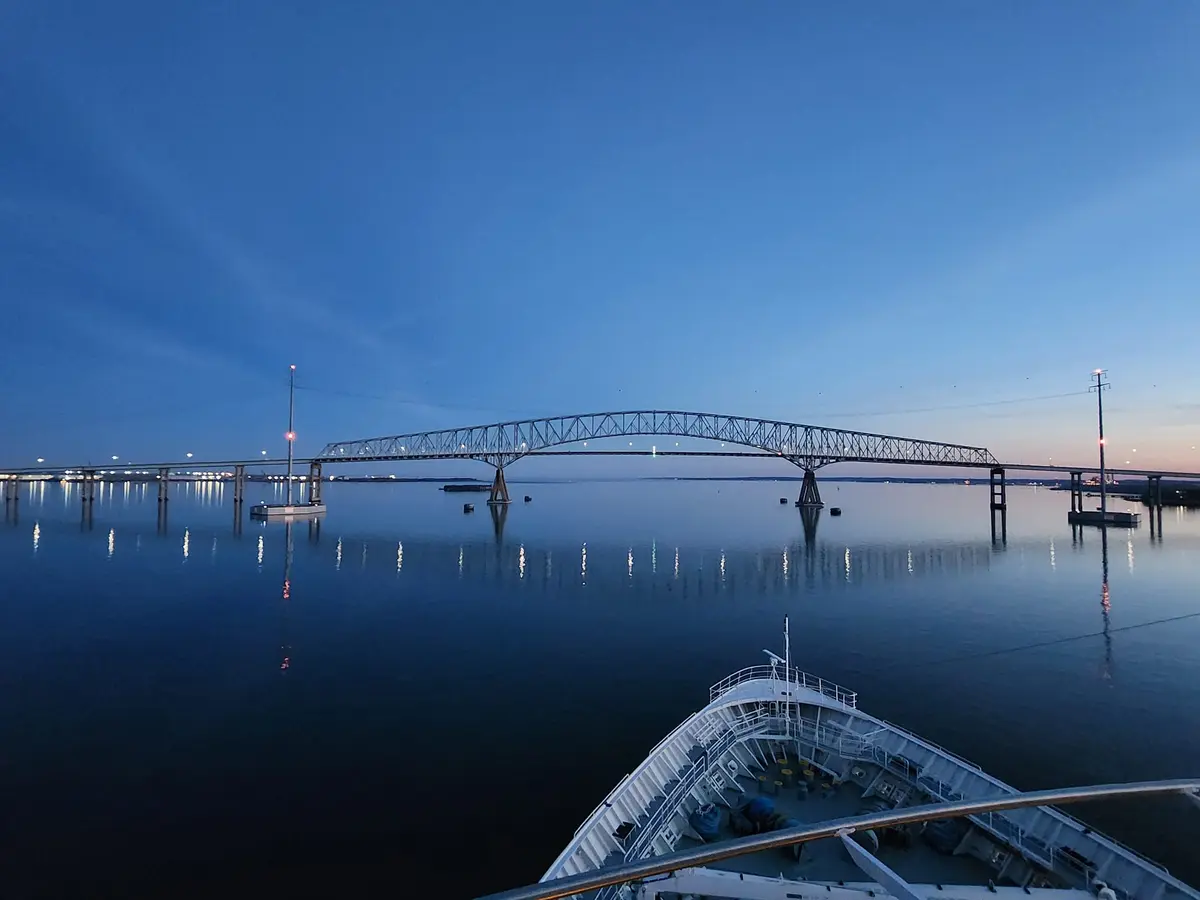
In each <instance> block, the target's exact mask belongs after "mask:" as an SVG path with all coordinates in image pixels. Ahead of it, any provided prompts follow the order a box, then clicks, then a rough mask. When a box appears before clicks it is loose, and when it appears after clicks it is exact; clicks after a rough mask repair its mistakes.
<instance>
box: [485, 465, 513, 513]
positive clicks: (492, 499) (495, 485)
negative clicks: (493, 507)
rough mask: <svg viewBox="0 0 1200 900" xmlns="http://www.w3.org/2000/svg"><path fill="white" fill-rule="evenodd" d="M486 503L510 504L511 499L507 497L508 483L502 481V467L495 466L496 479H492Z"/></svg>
mask: <svg viewBox="0 0 1200 900" xmlns="http://www.w3.org/2000/svg"><path fill="white" fill-rule="evenodd" d="M488 503H493V504H494V503H512V498H511V497H509V496H508V482H506V481H505V480H504V466H496V477H495V478H493V479H492V490H491V493H490V494H488Z"/></svg>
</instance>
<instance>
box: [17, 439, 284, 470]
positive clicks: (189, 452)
mask: <svg viewBox="0 0 1200 900" xmlns="http://www.w3.org/2000/svg"><path fill="white" fill-rule="evenodd" d="M295 437H296V435H295V434H293V433H292V432H290V431H289V432H288V433H287V439H288V440H289V441H290V440H294V439H295ZM259 452H260V453H261V454H262V455H263V456H266V455H267V451H266V450H261V451H259ZM184 455H185V456H186V457H187V458H188V459H191V458H192V457H193V456H194V455H195V454H193V453H192V452H191V451H188V452H187V453H186V454H184ZM120 458H121V457H119V456H117V455H115V454H114V455H113V458H112V461H113V462H116V461H117V460H119V459H120ZM37 461H38V462H39V463H44V462H45V461H46V458H45V457H44V456H39V457H38V458H37ZM125 465H130V462H129V460H125Z"/></svg>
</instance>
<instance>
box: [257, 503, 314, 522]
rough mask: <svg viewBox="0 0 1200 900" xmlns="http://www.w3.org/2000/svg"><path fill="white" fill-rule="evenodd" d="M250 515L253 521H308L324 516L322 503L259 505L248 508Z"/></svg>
mask: <svg viewBox="0 0 1200 900" xmlns="http://www.w3.org/2000/svg"><path fill="white" fill-rule="evenodd" d="M250 515H251V517H253V518H255V519H283V518H289V517H290V518H295V519H308V518H312V517H313V516H323V515H325V504H324V503H291V504H287V503H260V504H258V506H252V507H250Z"/></svg>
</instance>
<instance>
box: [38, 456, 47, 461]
mask: <svg viewBox="0 0 1200 900" xmlns="http://www.w3.org/2000/svg"><path fill="white" fill-rule="evenodd" d="M45 461H46V460H44V459H43V458H42V457H40V456H39V457H38V462H40V463H44V462H45Z"/></svg>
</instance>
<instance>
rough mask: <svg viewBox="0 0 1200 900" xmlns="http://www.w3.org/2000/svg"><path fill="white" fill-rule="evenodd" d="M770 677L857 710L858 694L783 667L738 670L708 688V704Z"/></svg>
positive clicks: (763, 666) (799, 670) (758, 666)
mask: <svg viewBox="0 0 1200 900" xmlns="http://www.w3.org/2000/svg"><path fill="white" fill-rule="evenodd" d="M772 677H774V679H775V680H776V681H779V682H784V683H791V684H794V685H796V686H797V687H802V688H808V689H809V690H810V691H816V692H817V693H819V694H824V695H825V696H826V697H829V698H830V699H832V700H836V701H837V702H838V703H840V704H842V705H843V706H848V707H850V708H851V709H857V708H858V694H856V693H855V692H854V691H850V690H847V689H846V688H844V687H842V686H841V685H840V684H836V683H835V682H832V681H830V680H828V679H827V678H821V677H820V676H818V675H812V674H809V673H808V672H805V671H803V670H801V669H797V668H796V667H795V666H792V667H790V668H785V667H783V666H770V665H757V666H747V667H746V668H744V669H738V671H736V672H734V673H733V674H732V675H727V676H725V677H724V678H722V679H721V680H720V681H718V682H717V683H716V684H714V685H713V686H712V687H711V688H709V690H708V702H709V703H711V702H713V701H714V700H716V699H717V698H718V697H721V696H722V695H724V694H727V693H729V692H730V691H731V690H733V689H734V688H735V687H737V686H738V685H739V684H743V683H745V682H747V681H758V680H762V681H770V680H771V679H772Z"/></svg>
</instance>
